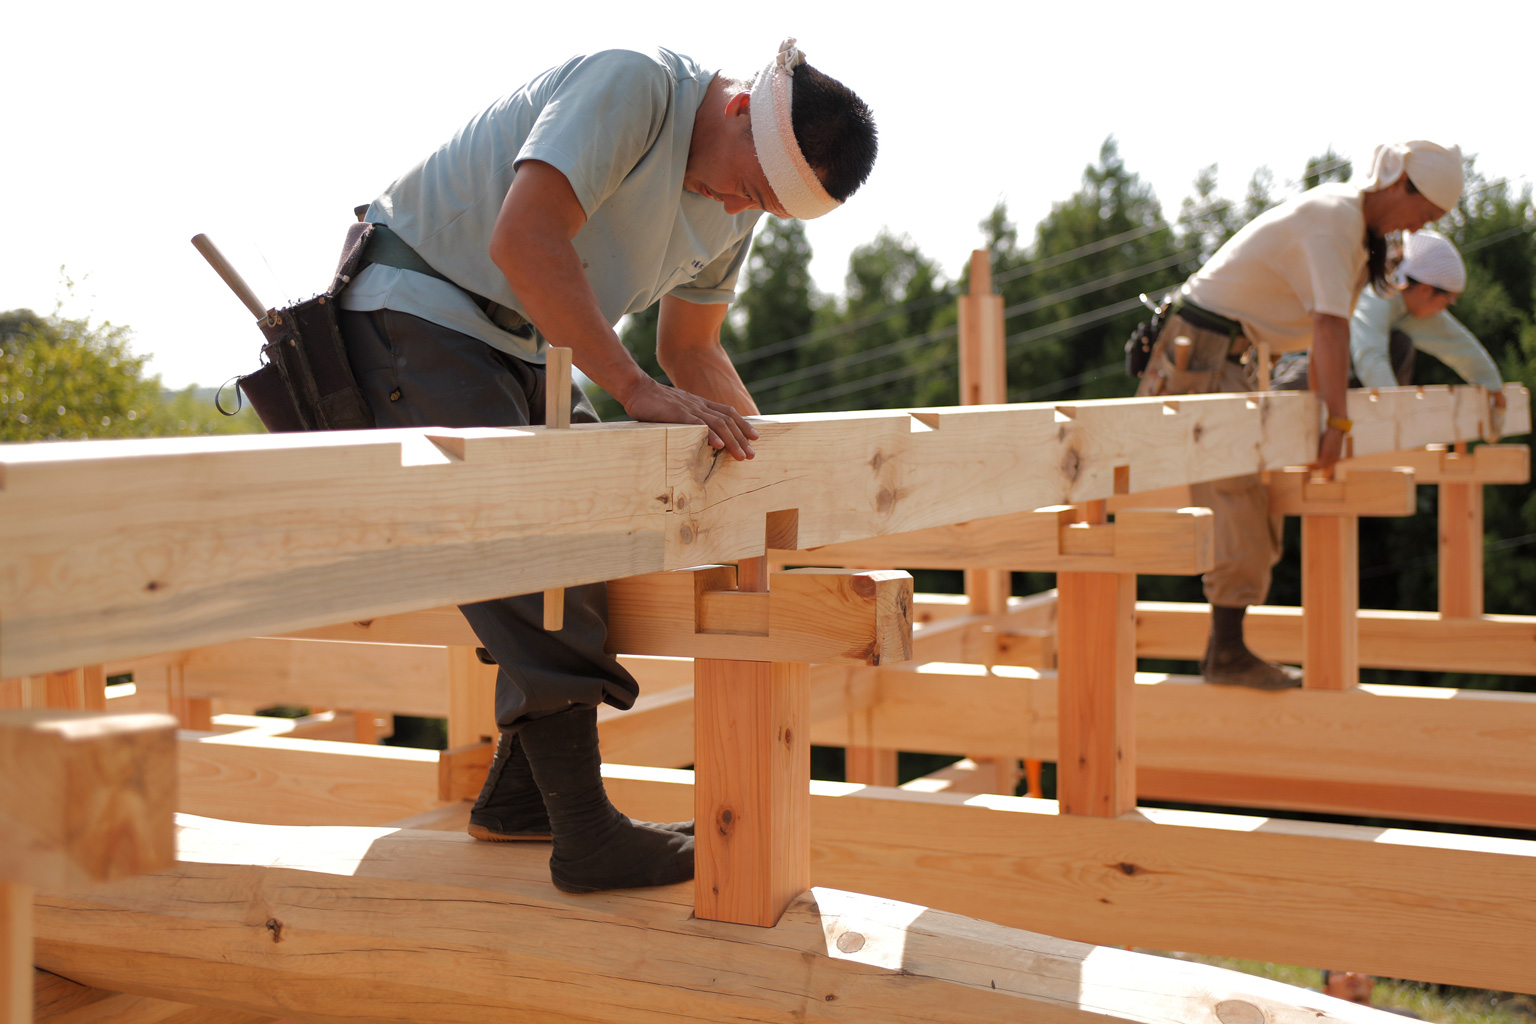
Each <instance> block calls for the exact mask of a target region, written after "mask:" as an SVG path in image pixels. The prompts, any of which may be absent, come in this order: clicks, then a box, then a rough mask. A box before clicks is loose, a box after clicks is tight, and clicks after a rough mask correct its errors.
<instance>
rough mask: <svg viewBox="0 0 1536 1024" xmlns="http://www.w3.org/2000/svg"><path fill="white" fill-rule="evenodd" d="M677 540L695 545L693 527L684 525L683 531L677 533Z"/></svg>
mask: <svg viewBox="0 0 1536 1024" xmlns="http://www.w3.org/2000/svg"><path fill="white" fill-rule="evenodd" d="M677 539H678V540H680V541H682V542H683V543H684V544H692V543H693V527H692V526H689V525H688V524H686V523H685V524H683V528H682V529H681V530H679V531H677Z"/></svg>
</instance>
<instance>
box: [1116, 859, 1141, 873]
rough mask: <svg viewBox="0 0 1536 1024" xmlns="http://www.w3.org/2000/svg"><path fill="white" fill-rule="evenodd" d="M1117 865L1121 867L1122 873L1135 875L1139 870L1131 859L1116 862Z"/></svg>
mask: <svg viewBox="0 0 1536 1024" xmlns="http://www.w3.org/2000/svg"><path fill="white" fill-rule="evenodd" d="M1115 867H1117V868H1119V869H1120V873H1121V874H1122V875H1134V874H1135V873H1136V872H1137V870H1138V869H1137V867H1136V865H1135V864H1132V863H1130V862H1129V861H1121V862H1120V863H1119V864H1116V865H1115Z"/></svg>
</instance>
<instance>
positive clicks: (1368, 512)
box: [1269, 466, 1416, 516]
mask: <svg viewBox="0 0 1536 1024" xmlns="http://www.w3.org/2000/svg"><path fill="white" fill-rule="evenodd" d="M1414 483H1415V481H1414V476H1413V471H1412V470H1409V469H1405V468H1402V467H1398V466H1367V467H1363V468H1359V469H1348V470H1340V471H1339V472H1337V473H1336V474H1335V475H1334V477H1333V479H1331V480H1321V479H1313V478H1312V474H1311V471H1310V470H1307V469H1305V468H1301V467H1294V466H1293V467H1289V468H1286V469H1283V470H1280V471H1278V472H1275V473H1271V474H1270V475H1269V510H1270V512H1272V513H1275V514H1278V515H1286V516H1319V515H1320V516H1411V515H1413V513H1414V511H1415V509H1416V505H1415V500H1414V499H1415V494H1414V490H1415V488H1414Z"/></svg>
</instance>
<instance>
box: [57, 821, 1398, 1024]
mask: <svg viewBox="0 0 1536 1024" xmlns="http://www.w3.org/2000/svg"><path fill="white" fill-rule="evenodd" d="M182 837H183V838H182V842H183V850H184V853H183V859H184V860H185V861H186V862H187V863H186V865H185V866H184V867H181V868H179V869H176V870H174V871H170V872H167V873H165V874H163V875H161V876H157V877H156V878H154V879H150V880H146V881H145V882H143V883H141V884H138V885H119V886H115V887H113V888H112V889H110V890H104V891H101V892H97V893H93V894H91V895H90V896H89V897H87V898H73V899H71V898H65V897H56V896H52V895H45V896H44V897H43V898H42V899H40V901H39V908H40V913H39V927H38V953H39V958H40V960H41V961H42V962H43V965H44V966H45V967H46V968H47V969H50V970H55V971H58V972H60V973H64V974H67V975H69V976H71V977H74V978H76V979H78V980H80V981H83V982H88V983H91V984H95V985H100V986H103V987H123V988H126V989H131V990H133V991H136V992H139V993H142V994H145V995H154V996H158V997H160V998H172V997H174V998H177V999H190V1000H198V1001H208V1002H211V1003H217V1004H220V1005H223V1006H229V1007H234V1008H238V1009H241V1010H244V1011H246V1012H252V1013H282V1014H297V1015H299V1016H301V1017H302V1018H303V1019H304V1020H306V1021H310V1022H313V1024H333V1022H341V1021H355V1020H358V1019H371V1020H410V1021H412V1022H413V1024H448V1022H454V1024H459V1022H463V1021H466V1020H470V1019H509V1020H510V1019H519V1020H521V1019H527V1020H535V1019H536V1020H540V1021H549V1022H552V1024H557V1022H577V1021H580V1022H594V1021H613V1022H620V1021H623V1022H626V1024H627V1022H645V1024H660V1022H663V1021H679V1022H681V1021H697V1020H699V1019H700V1018H705V1019H711V1020H747V1019H750V1020H753V1021H761V1022H764V1024H789V1022H795V1024H802V1022H827V1024H832V1022H846V1021H848V1020H852V1019H864V1020H890V1021H917V1020H944V1021H949V1022H953V1024H982V1022H987V1024H991V1022H995V1021H998V1020H1038V1021H1042V1022H1045V1024H1103V1022H1116V1021H1126V1022H1131V1021H1138V1022H1139V1021H1145V1020H1147V1019H1148V1018H1149V1017H1151V1018H1157V1019H1169V1020H1207V1019H1220V1020H1226V1021H1238V1022H1242V1021H1250V1020H1254V1021H1256V1020H1265V1021H1273V1022H1275V1024H1303V1022H1313V1024H1329V1022H1333V1021H1343V1022H1354V1024H1367V1022H1370V1021H1374V1020H1377V1019H1379V1017H1380V1014H1379V1012H1378V1011H1372V1010H1369V1009H1367V1008H1364V1007H1358V1006H1354V1005H1352V1004H1348V1003H1343V1002H1341V1001H1337V1000H1328V999H1326V998H1325V997H1322V996H1319V995H1317V994H1316V993H1313V992H1307V991H1305V990H1300V989H1294V988H1290V987H1289V986H1284V985H1279V984H1278V983H1275V982H1270V981H1267V980H1264V979H1258V978H1253V977H1250V976H1246V975H1240V974H1236V973H1233V972H1226V971H1221V970H1218V969H1216V968H1212V967H1208V966H1206V965H1202V964H1190V963H1183V962H1179V961H1175V960H1168V959H1163V958H1158V957H1152V956H1148V955H1145V954H1139V953H1132V952H1128V951H1126V950H1123V949H1098V948H1093V947H1090V946H1087V945H1084V944H1081V943H1075V942H1069V941H1062V940H1058V939H1053V938H1050V937H1048V936H1045V935H1040V934H1036V933H1031V932H1024V931H1020V930H1016V929H1013V928H1007V927H1002V926H999V925H995V924H989V923H987V922H985V921H978V920H969V919H965V918H959V917H956V916H955V915H953V914H949V913H945V912H942V911H939V910H935V909H932V908H929V907H924V906H918V905H913V904H909V903H900V902H895V901H891V900H880V899H871V898H869V897H865V896H861V895H858V894H856V893H852V892H844V891H839V890H834V889H825V888H817V889H813V890H810V891H808V892H806V893H804V894H801V895H800V896H798V897H797V898H796V899H795V901H794V902H793V903H792V904H791V906H790V908H789V910H788V912H787V913H786V914H785V915H784V918H783V919H782V920H781V921H780V922H779V924H778V925H776V926H775V927H773V928H769V929H749V928H743V927H741V926H739V925H731V924H724V923H720V922H712V921H702V920H698V919H695V918H693V917H691V916H690V913H689V906H688V892H687V887H686V886H673V887H666V888H660V889H648V890H645V891H644V892H643V893H627V892H615V893H605V894H601V895H589V896H583V897H570V896H565V895H562V894H560V893H558V892H556V891H555V890H554V889H553V888H552V887H551V886H550V885H549V882H548V877H547V876H548V867H547V865H546V864H545V863H544V862H545V860H546V858H547V854H545V853H542V852H540V851H538V850H536V849H518V848H517V847H522V846H532V845H533V844H506V846H503V847H496V848H487V845H486V844H476V843H474V842H472V841H470V840H467V839H465V838H463V837H462V836H452V835H449V834H445V833H442V832H413V831H393V832H392V831H389V830H378V829H373V830H351V829H324V830H305V831H304V832H301V833H292V832H290V831H288V830H282V829H273V828H271V827H262V826H249V825H230V824H227V823H217V822H188V823H187V825H186V827H185V828H184V829H183V833H182ZM509 847H510V848H509ZM493 864H494V867H493V866H492V865H493ZM322 889H323V891H324V892H325V894H326V897H325V899H324V900H320V901H316V900H315V899H313V893H314V892H315V891H317V890H322ZM634 929H640V931H641V933H642V934H643V935H644V936H645V941H644V943H643V944H639V945H637V944H634V943H625V942H616V941H615V936H616V935H618V934H629V933H633V931H634ZM211 936H217V937H218V941H216V942H214V941H210V937H211ZM406 961H409V963H410V964H411V965H412V966H411V969H409V970H405V969H402V968H403V964H404V963H405V962H406ZM341 978H345V979H347V981H346V983H344V984H340V983H338V979H341ZM530 979H538V982H537V983H531V982H530ZM546 979H547V981H546Z"/></svg>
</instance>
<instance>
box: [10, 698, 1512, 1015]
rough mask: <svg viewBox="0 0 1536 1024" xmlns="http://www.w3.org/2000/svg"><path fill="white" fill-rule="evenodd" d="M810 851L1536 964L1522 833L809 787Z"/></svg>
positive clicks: (1183, 934) (1465, 968)
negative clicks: (1059, 809) (1106, 811)
mask: <svg viewBox="0 0 1536 1024" xmlns="http://www.w3.org/2000/svg"><path fill="white" fill-rule="evenodd" d="M1328 696H1334V695H1328ZM626 776H627V777H626ZM687 778H688V773H686V772H663V771H660V770H654V769H653V770H649V771H641V770H639V769H634V770H630V771H627V772H624V773H622V775H621V772H620V771H619V770H616V769H608V770H606V771H605V782H606V785H607V788H608V790H609V792H610V793H611V794H612V795H613V798H614V800H615V801H621V802H622V806H624V807H625V808H626V809H628V810H629V811H630V813H632V814H640V815H645V816H647V817H652V818H656V817H662V818H664V817H665V816H666V815H667V814H668V813H676V810H677V809H678V808H679V807H686V806H688V804H689V802H690V800H691V797H690V794H688V793H687V792H686V790H687V789H688V786H687V785H686V780H687ZM678 790H682V791H683V792H681V793H679V792H677V791H678ZM811 845H812V860H811V864H812V878H813V881H814V882H815V884H817V885H830V886H843V885H851V884H858V885H859V886H860V887H861V888H862V889H863V891H865V892H867V893H869V894H871V895H875V896H883V897H886V898H888V899H897V900H908V901H913V902H919V901H921V902H923V903H925V904H927V905H929V906H934V907H943V908H945V909H946V910H949V911H951V912H954V913H960V914H968V915H971V916H975V917H984V918H986V919H987V920H990V921H994V922H997V923H999V924H1004V925H1013V926H1019V925H1021V924H1022V923H1024V922H1029V924H1030V925H1031V927H1035V928H1042V929H1045V930H1046V931H1047V932H1050V933H1051V934H1056V935H1061V936H1065V937H1069V938H1074V939H1077V940H1079V941H1088V942H1096V943H1100V944H1103V945H1106V946H1122V947H1126V946H1135V947H1140V948H1150V949H1177V950H1183V951H1186V952H1191V953H1208V954H1212V955H1219V956H1234V957H1242V958H1246V959H1252V960H1264V961H1272V962H1276V963H1288V964H1295V963H1326V964H1332V965H1335V969H1338V970H1356V971H1364V972H1367V973H1371V974H1378V975H1385V976H1389V977H1394V978H1413V979H1418V980H1421V981H1433V982H1440V983H1444V984H1455V985H1468V986H1472V987H1476V988H1492V989H1498V990H1504V991H1519V990H1520V989H1522V988H1529V987H1530V983H1531V973H1530V965H1531V964H1532V963H1533V962H1536V927H1533V923H1536V843H1532V842H1527V841H1521V840H1513V839H1482V838H1478V837H1473V836H1464V835H1447V834H1443V833H1432V832H1412V831H1406V830H1399V829H1380V828H1362V827H1355V826H1347V825H1324V824H1319V823H1309V822H1300V821H1280V820H1273V819H1265V818H1256V817H1244V816H1237V815H1225V814H1201V813H1196V812H1189V811H1163V810H1152V809H1144V810H1142V811H1140V812H1137V813H1135V814H1129V815H1126V816H1124V817H1121V818H1094V817H1087V816H1082V815H1065V814H1057V813H1056V805H1055V802H1054V801H1048V800H1032V799H1029V798H1027V797H1001V796H969V795H966V794H957V795H950V794H946V793H910V792H906V791H903V790H885V789H876V788H872V787H867V786H865V787H861V786H849V785H846V784H842V783H812V796H811ZM39 936H40V938H41V936H42V931H41V929H40V931H39ZM1314 1005H1315V1004H1314Z"/></svg>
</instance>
